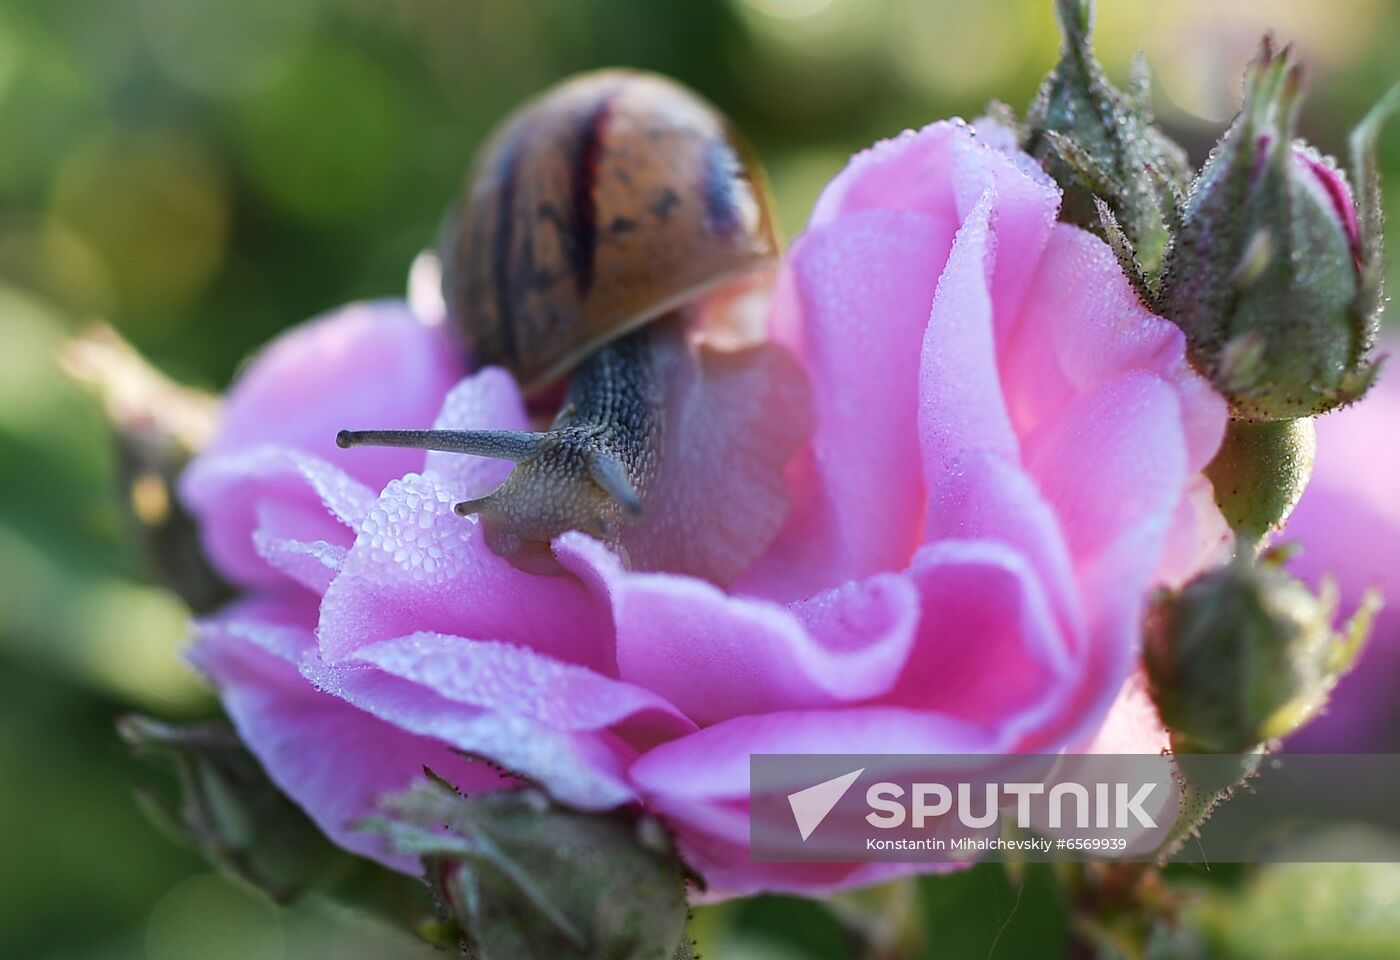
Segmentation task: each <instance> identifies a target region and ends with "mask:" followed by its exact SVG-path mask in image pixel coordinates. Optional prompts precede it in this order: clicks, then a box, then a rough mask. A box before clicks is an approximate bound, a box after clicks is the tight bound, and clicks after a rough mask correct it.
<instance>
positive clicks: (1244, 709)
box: [1143, 552, 1379, 753]
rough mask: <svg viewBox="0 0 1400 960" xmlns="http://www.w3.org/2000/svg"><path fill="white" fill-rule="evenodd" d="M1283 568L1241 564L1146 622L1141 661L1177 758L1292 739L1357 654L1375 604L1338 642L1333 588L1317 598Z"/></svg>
mask: <svg viewBox="0 0 1400 960" xmlns="http://www.w3.org/2000/svg"><path fill="white" fill-rule="evenodd" d="M1280 564H1281V557H1280V555H1279V553H1278V552H1274V553H1273V554H1267V555H1265V557H1264V558H1263V559H1261V561H1260V562H1258V563H1251V562H1246V561H1240V560H1237V561H1236V562H1234V563H1231V564H1229V565H1228V566H1224V567H1220V568H1218V569H1215V570H1211V571H1208V572H1207V573H1204V574H1202V575H1200V576H1199V577H1197V578H1196V579H1195V580H1193V581H1191V582H1190V583H1188V584H1187V585H1186V586H1185V587H1183V588H1182V589H1181V590H1180V591H1179V592H1176V593H1167V594H1164V595H1162V596H1161V597H1159V599H1158V600H1157V602H1156V604H1155V605H1154V607H1153V609H1152V611H1151V612H1150V613H1149V615H1148V618H1147V627H1146V632H1145V638H1144V647H1143V661H1144V666H1145V667H1146V670H1147V677H1148V683H1149V687H1150V690H1151V693H1152V699H1153V700H1154V701H1155V702H1156V704H1157V710H1158V712H1159V713H1160V714H1161V717H1162V722H1163V723H1164V724H1165V725H1166V726H1167V727H1168V728H1169V729H1170V730H1171V734H1172V748H1173V750H1174V751H1176V752H1177V753H1246V752H1249V751H1251V750H1254V749H1255V748H1256V747H1258V746H1259V745H1260V744H1263V743H1265V742H1267V741H1270V740H1273V739H1276V738H1278V737H1282V736H1285V735H1286V734H1288V733H1290V732H1292V731H1293V730H1296V729H1297V728H1298V727H1300V726H1302V725H1303V724H1304V723H1306V722H1307V721H1308V720H1309V719H1311V718H1312V717H1313V716H1315V715H1316V714H1317V713H1318V711H1319V710H1320V709H1321V708H1322V707H1323V706H1324V705H1325V704H1326V701H1327V696H1328V694H1329V693H1330V692H1331V690H1332V687H1333V686H1334V685H1335V684H1336V682H1337V679H1338V677H1340V676H1341V675H1342V673H1344V672H1345V671H1346V670H1347V669H1348V668H1349V667H1350V666H1351V664H1352V662H1353V661H1354V660H1355V658H1356V656H1357V653H1358V652H1359V651H1360V649H1361V645H1362V643H1363V641H1364V639H1365V637H1366V633H1367V630H1368V629H1369V627H1370V622H1371V618H1372V616H1373V615H1374V613H1375V611H1376V609H1377V608H1378V606H1379V597H1378V596H1376V595H1375V594H1370V595H1368V596H1367V597H1366V598H1364V599H1363V600H1362V603H1361V605H1360V608H1359V609H1358V611H1357V612H1356V614H1355V615H1354V616H1353V617H1352V618H1351V620H1350V622H1348V623H1347V625H1346V626H1345V627H1344V628H1343V629H1342V630H1341V631H1340V632H1337V631H1334V630H1333V629H1332V621H1333V618H1334V615H1335V614H1336V609H1337V593H1336V588H1335V586H1333V585H1332V584H1330V583H1324V584H1323V587H1322V590H1321V591H1320V594H1318V595H1314V594H1313V593H1312V592H1311V591H1309V590H1308V588H1307V587H1305V586H1304V585H1303V584H1302V582H1300V581H1299V580H1296V579H1295V578H1293V577H1291V576H1289V575H1288V574H1287V573H1285V572H1284V571H1283V569H1282V568H1281V566H1280Z"/></svg>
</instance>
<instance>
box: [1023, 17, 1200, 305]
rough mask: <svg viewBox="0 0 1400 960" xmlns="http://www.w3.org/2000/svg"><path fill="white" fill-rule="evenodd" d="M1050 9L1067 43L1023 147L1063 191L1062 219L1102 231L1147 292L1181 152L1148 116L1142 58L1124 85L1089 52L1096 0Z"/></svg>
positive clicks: (1182, 176) (1184, 175) (1181, 166)
mask: <svg viewBox="0 0 1400 960" xmlns="http://www.w3.org/2000/svg"><path fill="white" fill-rule="evenodd" d="M1055 9H1056V13H1057V15H1058V17H1059V20H1060V28H1061V31H1062V32H1063V34H1064V44H1063V46H1062V48H1061V53H1060V62H1059V63H1058V64H1057V65H1056V66H1055V69H1054V70H1052V71H1051V72H1050V75H1049V76H1048V77H1046V78H1045V81H1044V83H1043V84H1042V85H1041V88H1040V93H1039V94H1038V95H1037V97H1036V100H1035V102H1034V103H1033V104H1031V108H1030V110H1029V112H1028V113H1027V116H1026V124H1025V126H1026V130H1025V135H1026V140H1025V147H1026V151H1027V152H1028V153H1030V154H1031V155H1032V156H1034V157H1035V158H1036V159H1038V160H1040V162H1041V163H1043V164H1044V165H1045V167H1046V170H1047V171H1048V172H1049V173H1050V175H1051V176H1052V177H1053V178H1054V179H1055V182H1056V183H1058V184H1059V185H1060V187H1061V189H1063V190H1064V192H1065V193H1064V201H1063V203H1062V206H1061V209H1060V219H1062V220H1064V221H1066V222H1068V223H1073V224H1075V225H1077V226H1081V227H1084V228H1085V229H1088V230H1092V231H1093V232H1095V233H1097V234H1099V235H1100V236H1102V237H1104V238H1105V239H1107V240H1108V242H1109V245H1110V246H1112V247H1113V248H1114V250H1115V253H1117V254H1118V255H1119V259H1120V260H1122V261H1126V263H1125V264H1124V265H1125V267H1127V268H1128V270H1127V272H1128V274H1129V276H1131V277H1134V279H1136V280H1138V281H1140V282H1139V286H1140V287H1142V288H1143V292H1146V288H1147V286H1148V284H1147V283H1145V282H1142V281H1143V280H1144V278H1152V277H1155V275H1156V273H1157V270H1158V268H1159V267H1160V265H1161V261H1162V254H1163V252H1164V251H1165V249H1166V247H1167V241H1168V238H1169V236H1170V233H1169V230H1168V225H1169V223H1170V222H1171V221H1172V219H1173V218H1174V216H1175V211H1176V209H1177V206H1178V198H1179V197H1181V196H1183V195H1184V194H1185V191H1186V185H1187V182H1188V180H1189V179H1190V168H1189V166H1188V164H1187V160H1186V153H1185V151H1184V150H1182V149H1181V147H1179V146H1177V145H1176V144H1175V143H1173V142H1172V141H1171V139H1170V138H1168V137H1167V136H1166V134H1164V133H1162V131H1161V130H1159V129H1158V128H1157V127H1156V126H1154V125H1153V123H1152V113H1151V109H1150V106H1149V96H1148V75H1147V69H1146V66H1145V64H1144V63H1143V62H1142V61H1141V60H1139V61H1138V62H1137V64H1135V68H1134V76H1133V89H1132V90H1131V91H1129V92H1128V93H1124V92H1122V91H1120V90H1118V89H1117V88H1116V87H1114V86H1113V84H1111V83H1109V81H1108V78H1107V77H1106V76H1105V75H1104V72H1103V68H1102V67H1101V66H1100V65H1099V63H1098V61H1097V60H1095V59H1094V54H1093V50H1092V49H1091V46H1090V34H1091V32H1092V29H1093V16H1094V5H1093V3H1092V0H1056V4H1055ZM1146 299H1149V301H1150V297H1147V298H1146Z"/></svg>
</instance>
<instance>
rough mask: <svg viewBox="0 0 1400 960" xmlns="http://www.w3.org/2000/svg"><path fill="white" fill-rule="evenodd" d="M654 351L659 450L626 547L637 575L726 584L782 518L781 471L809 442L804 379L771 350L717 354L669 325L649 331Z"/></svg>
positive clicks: (789, 359) (784, 354) (785, 355)
mask: <svg viewBox="0 0 1400 960" xmlns="http://www.w3.org/2000/svg"><path fill="white" fill-rule="evenodd" d="M652 349H653V356H654V362H655V364H656V371H657V372H656V376H657V377H658V378H659V380H660V382H662V383H664V384H665V385H666V399H665V404H664V407H663V409H664V410H665V427H664V431H663V435H664V437H665V449H664V451H663V453H662V456H661V468H660V471H659V473H658V475H657V477H656V480H655V482H654V487H653V489H652V491H651V492H650V494H649V495H648V498H647V506H646V511H645V513H643V515H642V517H641V518H640V519H638V520H637V521H636V522H635V523H634V524H632V525H631V526H629V527H628V528H627V530H626V531H625V532H624V534H623V536H622V544H623V546H624V547H625V548H626V550H627V554H628V556H629V557H630V559H631V561H632V565H633V567H634V568H636V569H638V570H666V571H669V572H672V573H678V574H688V575H691V576H696V577H702V578H704V579H706V580H709V581H711V582H714V583H717V584H720V585H727V584H729V583H730V582H731V581H732V580H733V579H734V578H735V577H736V576H737V575H738V574H739V573H741V572H742V571H743V570H745V569H747V568H748V567H749V566H750V564H752V563H753V561H754V559H755V558H757V557H758V556H759V555H760V554H761V553H762V552H763V551H764V550H765V549H766V548H767V547H768V545H769V544H770V543H772V541H773V537H774V536H775V535H776V534H777V532H778V529H779V528H780V527H781V526H782V524H783V521H784V519H785V518H786V516H787V511H788V496H787V490H786V488H785V486H784V483H783V475H784V469H785V468H786V466H787V463H788V461H789V460H791V459H792V455H793V453H794V452H796V450H797V448H798V447H799V446H800V445H801V443H802V442H803V441H804V440H805V439H806V438H807V433H808V430H809V405H810V400H809V397H808V392H807V380H806V377H805V375H804V374H803V372H802V368H801V367H800V366H799V365H798V364H797V361H796V360H795V358H794V357H793V356H792V355H791V354H790V353H789V352H788V351H787V350H785V349H783V348H782V347H780V346H778V345H777V344H772V343H767V344H761V345H758V346H752V347H747V348H744V349H738V350H720V349H714V348H711V347H708V346H704V345H693V344H688V343H687V342H686V340H685V339H684V338H683V337H682V335H681V331H680V330H679V329H676V328H670V329H667V330H662V331H658V332H657V333H655V334H653V336H652Z"/></svg>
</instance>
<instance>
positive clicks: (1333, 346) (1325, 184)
mask: <svg viewBox="0 0 1400 960" xmlns="http://www.w3.org/2000/svg"><path fill="white" fill-rule="evenodd" d="M1302 92H1303V70H1302V65H1301V64H1298V63H1295V62H1294V61H1293V60H1292V59H1291V57H1290V55H1289V53H1288V51H1287V50H1284V51H1283V52H1281V53H1275V52H1274V51H1273V49H1272V45H1271V43H1270V42H1269V41H1268V40H1267V39H1266V40H1265V42H1264V45H1263V47H1262V49H1261V52H1260V54H1259V56H1258V57H1257V58H1256V59H1255V60H1254V61H1253V62H1252V63H1251V64H1250V66H1249V68H1248V70H1247V71H1246V73H1245V93H1244V105H1243V107H1242V109H1241V110H1240V114H1239V116H1238V117H1236V119H1235V121H1234V123H1233V124H1232V125H1231V127H1230V129H1229V130H1228V131H1226V133H1225V136H1224V137H1223V138H1222V139H1221V141H1220V143H1219V144H1218V145H1217V147H1216V148H1215V150H1214V152H1213V153H1212V154H1211V156H1210V159H1209V160H1208V161H1207V162H1206V164H1205V166H1204V168H1202V170H1201V173H1200V175H1199V176H1198V177H1197V179H1196V181H1195V183H1194V184H1193V185H1192V188H1191V193H1190V196H1189V198H1188V200H1187V204H1186V209H1185V212H1184V214H1183V221H1182V225H1181V229H1180V232H1179V233H1178V235H1177V237H1176V240H1175V242H1174V243H1173V246H1172V247H1171V249H1170V251H1169V252H1168V254H1167V258H1166V262H1165V264H1164V266H1163V272H1162V284H1161V296H1160V299H1159V301H1158V304H1157V306H1158V308H1159V309H1160V310H1161V311H1162V312H1163V313H1164V314H1165V315H1166V316H1168V317H1170V318H1171V319H1172V320H1174V321H1176V323H1177V324H1178V325H1179V326H1180V327H1181V328H1182V330H1184V331H1185V333H1186V336H1187V339H1188V340H1189V342H1190V345H1191V352H1192V358H1193V360H1194V361H1195V363H1196V365H1197V366H1198V367H1199V368H1200V369H1201V370H1202V371H1203V372H1205V373H1206V374H1207V375H1208V376H1209V377H1210V379H1211V381H1212V382H1213V383H1214V384H1215V387H1216V389H1218V390H1219V391H1220V392H1221V393H1223V394H1224V395H1225V396H1226V397H1227V398H1229V400H1230V403H1231V407H1232V410H1233V413H1234V415H1235V416H1236V417H1238V418H1241V419H1247V420H1284V419H1293V418H1297V417H1305V416H1311V415H1313V414H1318V413H1323V412H1325V411H1327V410H1330V409H1332V408H1334V407H1337V406H1340V405H1342V404H1345V403H1348V402H1350V401H1353V400H1356V399H1358V398H1359V397H1360V396H1361V395H1362V394H1364V393H1365V392H1366V390H1367V388H1368V387H1369V386H1370V384H1371V382H1372V380H1373V379H1374V377H1375V373H1376V370H1377V365H1376V363H1375V362H1373V361H1372V359H1371V356H1370V354H1371V351H1372V348H1373V346H1374V342H1375V337H1376V332H1377V328H1378V325H1379V322H1380V304H1381V293H1380V284H1381V272H1382V268H1381V249H1380V248H1381V236H1380V231H1381V227H1380V213H1379V202H1380V201H1379V184H1378V179H1377V178H1376V176H1375V175H1374V172H1373V170H1372V168H1373V167H1374V151H1375V137H1376V133H1377V131H1378V130H1379V127H1380V124H1381V120H1382V118H1383V117H1384V114H1385V112H1386V110H1388V109H1389V108H1390V106H1389V104H1390V100H1393V99H1394V98H1393V97H1392V98H1390V100H1388V101H1386V102H1384V103H1383V104H1382V105H1381V106H1380V107H1379V108H1378V110H1377V112H1374V113H1373V114H1372V115H1371V117H1369V118H1368V119H1367V121H1366V122H1364V123H1363V124H1362V125H1361V127H1360V128H1358V133H1357V136H1356V137H1355V138H1354V140H1353V152H1354V154H1355V159H1356V164H1357V171H1358V173H1357V176H1358V177H1359V178H1360V179H1361V184H1360V186H1361V196H1360V198H1359V199H1360V203H1359V205H1358V203H1357V202H1356V201H1354V200H1353V196H1352V190H1351V187H1350V186H1349V184H1348V182H1347V178H1346V177H1345V175H1344V174H1343V173H1342V171H1341V170H1339V169H1338V168H1337V166H1336V164H1335V162H1334V161H1332V160H1331V159H1330V158H1325V157H1323V156H1321V155H1320V154H1318V153H1317V151H1315V150H1314V149H1313V148H1311V147H1309V146H1307V145H1305V144H1303V143H1301V142H1295V141H1294V134H1295V129H1296V125H1297V115H1298V107H1299V104H1300V101H1301V99H1302ZM1368 171H1369V172H1368ZM1372 208H1374V210H1373V209H1372Z"/></svg>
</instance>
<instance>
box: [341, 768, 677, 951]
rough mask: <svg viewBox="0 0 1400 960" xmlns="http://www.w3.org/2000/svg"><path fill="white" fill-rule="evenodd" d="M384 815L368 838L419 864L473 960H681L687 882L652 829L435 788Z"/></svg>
mask: <svg viewBox="0 0 1400 960" xmlns="http://www.w3.org/2000/svg"><path fill="white" fill-rule="evenodd" d="M382 806H383V808H384V811H385V816H384V817H382V818H380V819H377V820H374V821H371V822H369V823H367V824H365V827H366V829H371V830H374V831H376V832H378V833H380V834H382V835H383V836H384V837H386V838H387V840H388V841H389V843H390V845H391V846H392V847H393V848H394V849H396V850H397V851H399V852H400V853H403V854H406V855H410V856H416V857H419V858H421V859H422V861H423V866H424V870H425V872H426V874H427V878H428V881H429V883H430V884H431V885H432V886H433V888H434V889H435V890H436V891H437V894H438V898H439V901H440V906H441V908H442V909H443V911H444V913H445V914H446V919H447V920H449V921H452V922H454V923H455V925H456V927H457V929H458V931H459V933H460V936H461V938H462V946H463V947H464V948H465V949H466V950H467V952H468V953H469V954H470V955H471V956H473V957H479V958H481V960H516V958H519V957H557V958H560V960H570V958H577V960H584V958H590V957H627V958H635V960H648V958H655V960H672V958H673V957H675V956H676V951H677V948H678V947H679V945H680V944H681V943H682V941H683V939H684V931H685V920H686V900H685V884H684V877H683V874H682V868H681V864H680V861H679V859H678V858H677V857H676V856H675V854H674V852H673V851H672V848H671V842H670V837H669V836H668V835H667V834H666V832H665V831H664V830H663V829H662V828H661V826H660V824H659V823H657V822H656V821H655V820H652V819H649V818H646V817H641V818H638V817H637V816H636V815H634V814H631V813H628V812H625V811H613V812H609V813H582V812H579V811H575V810H569V809H565V808H563V807H560V806H558V805H556V804H554V803H553V802H552V801H550V800H549V799H548V798H547V797H545V795H544V794H542V793H540V792H539V791H537V790H532V789H523V790H508V791H500V792H496V793H487V794H479V795H475V796H470V797H464V796H460V795H458V794H457V793H456V791H454V790H453V789H452V788H451V787H450V786H448V785H446V784H445V783H442V782H441V781H436V780H431V781H422V782H420V783H418V784H417V785H415V786H414V787H412V788H410V789H409V790H407V791H405V792H403V793H401V794H396V795H393V796H390V797H386V798H384V800H383V801H382Z"/></svg>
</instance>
